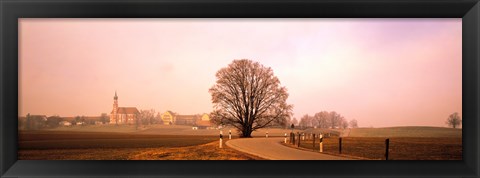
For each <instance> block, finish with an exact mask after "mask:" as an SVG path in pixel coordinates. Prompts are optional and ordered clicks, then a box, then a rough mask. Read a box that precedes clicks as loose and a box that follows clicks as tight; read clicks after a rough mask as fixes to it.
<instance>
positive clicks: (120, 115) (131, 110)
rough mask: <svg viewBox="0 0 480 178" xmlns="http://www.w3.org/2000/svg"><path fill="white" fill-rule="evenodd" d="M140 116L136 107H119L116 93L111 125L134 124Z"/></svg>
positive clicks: (111, 113)
mask: <svg viewBox="0 0 480 178" xmlns="http://www.w3.org/2000/svg"><path fill="white" fill-rule="evenodd" d="M138 114H140V112H139V111H138V109H137V108H136V107H118V96H117V92H116V91H115V96H114V97H113V110H112V112H110V124H134V123H135V120H136V118H137V116H138Z"/></svg>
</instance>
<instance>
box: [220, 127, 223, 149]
mask: <svg viewBox="0 0 480 178" xmlns="http://www.w3.org/2000/svg"><path fill="white" fill-rule="evenodd" d="M222 134H223V132H222V131H221V130H220V145H219V147H220V148H222V141H223V135H222Z"/></svg>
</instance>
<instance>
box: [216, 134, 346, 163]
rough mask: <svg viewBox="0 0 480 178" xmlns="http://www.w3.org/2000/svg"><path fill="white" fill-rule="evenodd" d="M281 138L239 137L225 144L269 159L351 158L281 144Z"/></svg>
mask: <svg viewBox="0 0 480 178" xmlns="http://www.w3.org/2000/svg"><path fill="white" fill-rule="evenodd" d="M283 141H284V140H283V138H278V137H277V138H274V137H270V138H240V139H233V140H228V141H227V142H226V143H225V144H226V145H227V146H229V147H231V148H233V149H236V150H238V151H241V152H245V153H248V154H252V155H255V156H258V157H262V158H265V159H270V160H351V159H350V158H345V157H339V156H332V155H327V154H323V153H316V152H312V151H305V150H300V149H296V148H290V147H287V146H285V145H282V144H281V142H283Z"/></svg>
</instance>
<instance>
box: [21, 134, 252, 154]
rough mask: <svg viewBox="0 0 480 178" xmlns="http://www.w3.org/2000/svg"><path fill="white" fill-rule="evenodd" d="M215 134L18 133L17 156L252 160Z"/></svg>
mask: <svg viewBox="0 0 480 178" xmlns="http://www.w3.org/2000/svg"><path fill="white" fill-rule="evenodd" d="M218 144H219V143H218V136H194V135H187V136H186V135H182V136H179V135H144V134H132V133H109V132H64V131H32V132H20V133H19V151H18V159H19V160H252V159H260V158H258V157H255V156H251V155H247V154H244V153H241V152H238V151H235V150H233V149H231V148H228V147H226V146H224V148H222V149H220V148H218Z"/></svg>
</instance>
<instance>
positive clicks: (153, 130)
mask: <svg viewBox="0 0 480 178" xmlns="http://www.w3.org/2000/svg"><path fill="white" fill-rule="evenodd" d="M222 130H223V134H224V135H228V131H229V130H231V131H232V136H238V135H239V133H238V132H237V131H236V130H235V129H234V128H224V129H222ZM45 131H68V132H111V133H135V134H145V135H210V136H218V135H219V133H220V130H216V129H199V130H192V127H191V126H186V125H159V124H157V125H147V126H140V127H139V128H138V130H137V129H136V128H135V126H134V125H114V124H112V125H109V124H107V125H87V126H72V127H58V128H54V129H49V130H45ZM267 131H268V135H269V136H283V135H284V134H285V133H289V132H290V131H291V130H290V129H278V128H270V129H259V130H257V131H254V132H253V133H252V136H253V137H264V136H265V133H266V132H267ZM297 131H300V130H295V132H297Z"/></svg>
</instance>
